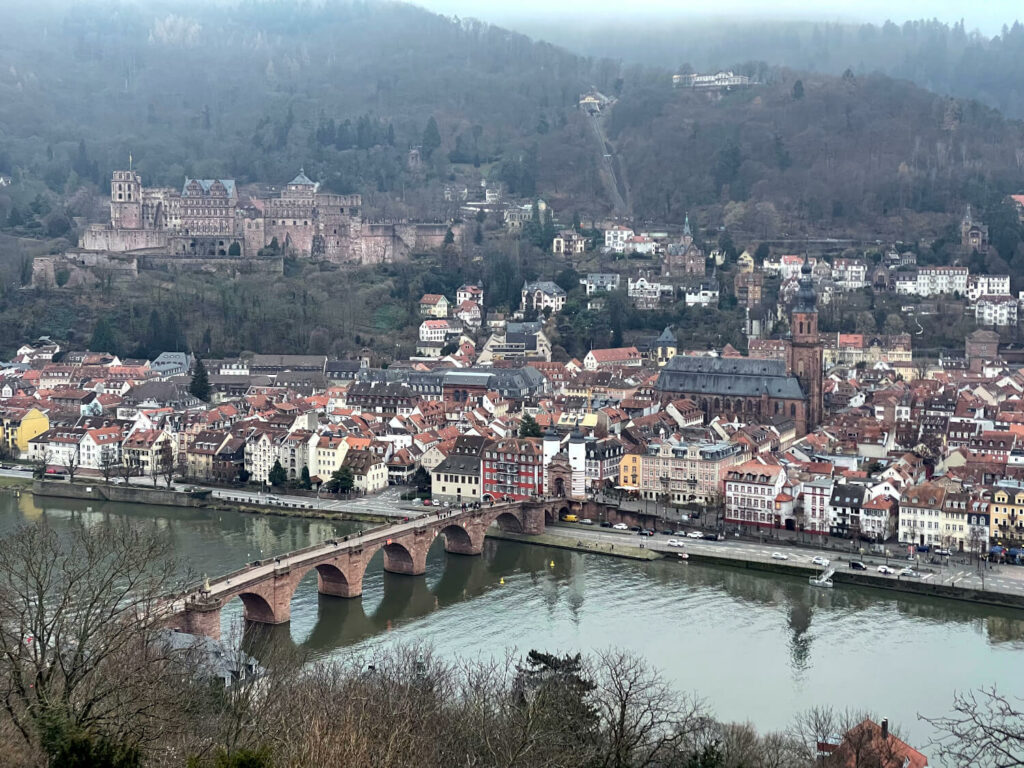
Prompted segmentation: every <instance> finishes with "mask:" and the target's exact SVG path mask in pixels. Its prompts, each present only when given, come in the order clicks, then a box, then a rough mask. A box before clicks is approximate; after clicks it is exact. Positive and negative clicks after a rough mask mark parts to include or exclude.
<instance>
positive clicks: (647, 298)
mask: <svg viewBox="0 0 1024 768" xmlns="http://www.w3.org/2000/svg"><path fill="white" fill-rule="evenodd" d="M626 293H627V295H628V296H629V298H631V299H633V303H634V304H635V305H636V308H637V309H654V308H655V307H657V306H658V304H659V303H660V302H661V297H662V296H669V297H670V296H672V295H673V294H674V293H675V288H673V287H672V286H671V285H668V284H665V283H653V282H651V281H650V280H648V279H647V278H646V277H638V278H637V279H636V280H634V279H633V278H629V282H628V283H627V285H626Z"/></svg>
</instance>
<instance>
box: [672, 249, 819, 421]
mask: <svg viewBox="0 0 1024 768" xmlns="http://www.w3.org/2000/svg"><path fill="white" fill-rule="evenodd" d="M790 327H791V331H792V336H791V340H790V343H789V344H788V345H787V348H786V357H785V359H784V360H767V359H757V358H750V357H729V358H725V357H692V356H689V355H676V356H675V357H673V358H672V359H671V360H669V361H668V363H667V364H666V365H665V366H664V367H663V368H662V369H661V373H660V374H659V375H658V379H657V382H656V383H655V385H654V386H655V391H656V392H657V393H658V394H659V396H660V398H661V400H662V402H663V403H666V402H669V401H672V400H677V399H679V398H682V397H685V398H689V399H690V400H692V401H693V402H695V403H696V404H697V405H698V407H700V408H701V410H702V411H703V412H704V417H705V419H711V418H714V417H715V416H723V417H725V418H730V417H734V418H736V419H737V420H741V421H753V422H758V421H759V422H770V421H773V420H776V419H792V421H793V422H794V425H795V428H796V434H797V435H798V436H801V435H805V434H807V433H808V432H810V431H812V430H813V429H814V428H815V427H817V426H818V425H819V424H821V420H822V410H823V408H822V375H823V372H822V368H823V357H824V355H823V346H822V343H821V339H820V337H819V335H818V309H817V297H816V296H815V293H814V283H813V281H812V279H811V265H810V264H809V263H808V262H807V261H806V260H805V261H804V265H803V267H802V268H801V270H800V289H799V291H798V293H797V298H796V303H795V304H794V306H793V311H792V315H791V321H790Z"/></svg>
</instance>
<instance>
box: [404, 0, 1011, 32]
mask: <svg viewBox="0 0 1024 768" xmlns="http://www.w3.org/2000/svg"><path fill="white" fill-rule="evenodd" d="M413 2H416V3H417V4H418V5H421V6H423V7H425V8H429V9H430V10H432V11H436V12H438V13H445V14H454V15H458V16H471V17H474V18H478V19H482V20H484V21H490V22H494V23H504V24H508V25H510V26H512V22H513V21H515V20H516V19H529V20H531V21H536V20H539V19H542V18H545V17H549V18H554V19H567V18H570V19H571V18H572V17H579V18H587V19H591V20H593V19H595V17H605V18H623V19H634V20H639V19H640V18H642V17H652V18H682V17H687V16H702V17H708V18H714V17H718V18H726V19H730V18H732V19H735V18H748V19H749V18H754V19H763V18H773V17H775V18H786V19H805V20H812V21H817V20H828V21H840V20H842V21H854V22H872V23H881V22H884V21H885V20H886V19H891V20H892V21H894V22H897V23H900V22H903V21H906V20H908V19H921V18H927V19H932V18H937V19H939V20H940V21H945V22H949V23H951V22H954V21H958V20H959V19H961V18H962V19H963V20H964V22H965V24H966V26H967V28H968V29H970V30H973V29H978V30H980V31H982V32H984V33H986V34H989V35H993V34H998V32H999V30H1000V29H1001V28H1002V25H1003V24H1012V23H1013V21H1014V20H1015V19H1024V2H1021V0H974V2H970V3H968V2H965V0H890V2H884V1H883V0H858V2H850V1H849V0H816V2H808V0H773V2H771V3H766V2H764V0H760V1H758V0H717V2H715V3H713V4H711V3H707V2H693V0H633V1H632V2H630V3H622V2H613V1H612V0H485V2H480V0H413Z"/></svg>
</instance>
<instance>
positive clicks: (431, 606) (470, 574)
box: [0, 494, 1024, 740]
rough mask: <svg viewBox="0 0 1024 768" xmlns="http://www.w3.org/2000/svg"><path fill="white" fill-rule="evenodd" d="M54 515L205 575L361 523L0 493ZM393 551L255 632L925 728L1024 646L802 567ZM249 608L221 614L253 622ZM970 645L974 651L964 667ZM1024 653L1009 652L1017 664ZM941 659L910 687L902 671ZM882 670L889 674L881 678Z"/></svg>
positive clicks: (765, 719) (971, 618) (1021, 633)
mask: <svg viewBox="0 0 1024 768" xmlns="http://www.w3.org/2000/svg"><path fill="white" fill-rule="evenodd" d="M44 518H45V519H47V520H49V521H50V522H51V524H53V525H54V526H55V527H58V528H60V527H61V526H66V525H67V522H68V521H70V520H79V521H81V522H82V523H84V524H86V525H101V524H105V523H107V522H109V521H112V520H123V519H130V520H133V521H136V522H137V523H139V524H141V525H149V526H153V527H154V528H155V529H158V530H161V531H163V532H164V533H166V535H167V536H168V538H169V540H170V542H171V546H172V547H173V549H174V552H175V554H176V555H177V556H178V557H180V558H181V559H183V560H185V561H187V562H188V563H189V564H190V565H191V566H192V569H193V570H194V571H195V572H197V573H208V574H218V573H225V572H227V571H230V570H233V569H235V568H237V567H239V566H241V565H242V564H244V563H245V562H248V561H251V560H253V559H255V558H257V557H267V556H271V555H274V554H280V553H283V552H286V551H289V550H293V549H297V548H299V547H303V546H307V545H310V544H313V543H318V542H321V541H323V540H325V539H328V538H331V537H334V536H339V535H344V534H345V533H349V532H352V531H353V530H356V528H357V526H356V525H355V524H351V523H334V522H327V521H322V520H300V519H292V518H283V517H262V516H253V515H241V514H236V513H220V512H206V511H202V510H189V509H172V508H162V507H145V506H140V505H124V504H100V505H96V504H88V503H85V502H71V501H63V500H61V501H53V502H51V501H49V500H47V501H44V502H42V503H39V502H36V501H34V500H33V499H32V497H31V495H29V494H22V495H21V496H20V497H15V496H13V495H0V535H2V534H3V533H5V532H8V531H10V530H12V529H13V528H14V527H15V526H17V525H19V524H22V523H25V522H36V521H39V520H42V519H44ZM382 566H383V564H382V556H381V555H380V554H379V553H378V554H377V555H376V556H375V557H374V559H373V560H372V561H371V562H370V564H369V566H368V568H367V571H366V575H365V577H364V581H363V589H364V592H363V596H362V597H361V598H356V599H343V598H334V597H327V596H321V595H319V594H318V593H317V587H316V575H315V571H310V573H309V574H308V575H307V576H306V577H305V579H304V580H303V581H302V583H300V585H299V587H298V589H297V590H296V593H295V596H294V598H293V600H292V620H291V623H290V624H288V625H282V626H277V627H258V626H248V627H245V628H244V632H243V633H242V641H243V642H244V643H245V645H246V646H247V647H248V648H250V649H251V650H252V652H253V653H254V654H255V655H257V656H260V654H261V653H265V652H266V650H265V649H266V647H267V643H268V641H269V645H270V646H271V647H274V646H276V647H279V648H284V649H294V650H297V651H300V652H301V653H303V654H305V655H308V656H310V657H313V658H324V657H330V656H332V655H335V654H339V653H349V652H360V651H363V650H368V649H371V648H374V647H376V646H387V645H389V644H392V643H396V642H423V643H430V644H432V645H434V646H435V647H436V648H437V650H438V651H439V652H441V653H449V654H462V655H468V656H476V655H478V654H483V655H492V654H496V655H501V654H503V653H504V652H505V651H506V650H508V649H517V650H518V651H523V652H525V650H528V649H529V648H531V647H537V648H544V649H547V650H551V651H575V650H580V651H584V652H586V651H590V650H597V649H603V648H608V647H610V646H617V647H623V648H629V649H633V650H635V651H636V652H638V653H641V654H643V655H644V656H645V657H646V658H647V659H648V660H649V661H650V662H651V663H652V664H653V665H654V666H656V667H657V668H659V669H661V670H662V671H663V672H664V674H665V675H666V677H667V678H668V679H669V680H670V681H671V682H673V683H674V684H676V685H678V686H679V687H680V688H683V689H692V690H695V691H697V692H698V693H699V694H700V695H702V696H704V697H705V698H707V700H708V701H709V703H710V704H711V705H712V706H713V707H714V708H715V709H716V710H717V711H718V713H719V715H720V716H722V717H724V718H727V719H730V720H745V719H748V718H749V719H752V720H754V721H756V722H757V723H758V724H759V726H761V727H763V728H779V727H784V726H785V725H786V723H787V722H788V720H789V719H790V718H791V717H792V716H793V714H794V713H795V712H797V711H799V710H801V709H804V708H806V707H808V706H810V705H813V704H816V703H823V702H827V703H834V704H837V705H840V706H847V705H849V706H856V707H865V708H870V709H876V710H877V709H879V707H880V706H884V709H885V712H884V713H883V714H886V715H887V716H889V717H890V718H891V719H893V721H894V722H899V723H900V724H901V726H902V727H903V728H904V730H906V731H907V732H908V733H910V734H911V735H912V736H923V737H925V740H927V736H928V734H926V733H923V732H922V731H920V730H917V731H916V732H915V729H920V728H921V725H920V724H919V723H918V721H917V717H916V715H917V713H918V712H919V711H924V713H925V714H941V710H940V711H936V710H935V707H942V706H945V705H946V704H948V702H949V701H950V700H951V698H952V693H953V691H954V690H957V689H965V688H970V687H976V686H978V685H982V684H986V683H992V682H997V681H1000V680H1003V675H1005V674H1006V673H1005V670H1007V669H1012V668H1014V665H1015V664H1016V663H1017V656H1018V655H1019V653H1020V651H1021V650H1024V612H1019V611H1011V610H1003V609H998V608H992V607H988V606H981V605H972V604H968V603H957V602H953V601H946V600H939V599H935V598H926V597H918V596H907V595H901V594H897V593H889V592H884V591H881V590H872V589H869V588H863V587H850V586H845V585H843V586H839V587H837V588H836V589H834V590H820V589H815V588H813V587H811V586H809V585H808V584H807V583H806V581H805V580H804V579H803V578H795V577H793V578H789V577H783V576H778V575H772V574H764V573H757V572H750V571H746V570H742V569H735V568H724V567H718V566H710V565H698V564H695V563H682V562H678V561H669V560H665V561H659V562H633V561H627V560H619V559H613V558H607V557H601V556H595V555H584V554H580V553H574V552H568V551H565V550H558V549H549V548H545V547H535V546H529V545H523V544H518V543H515V542H509V541H499V540H494V539H488V540H487V541H486V543H485V546H484V552H483V555H482V556H480V557H465V556H459V555H446V554H445V552H444V550H443V545H442V541H441V539H440V537H439V538H438V539H437V540H435V542H434V545H433V547H432V549H431V551H430V553H429V555H428V557H427V570H426V574H425V576H423V577H407V576H400V575H394V574H388V573H385V572H384V570H383V567H382ZM240 617H241V603H240V601H238V600H234V601H232V602H231V603H229V604H228V605H227V606H226V607H225V609H224V611H223V612H222V622H223V631H224V633H225V636H226V637H230V636H233V635H234V634H235V630H236V628H239V625H240V623H241V622H240ZM950 658H955V659H958V660H960V663H956V664H949V663H948V662H949V659H950ZM1008 662H1009V663H1008ZM908 664H910V665H912V668H913V669H915V670H920V669H942V670H943V674H942V675H917V676H915V680H914V683H913V685H908V684H907V682H906V679H905V675H900V674H896V672H898V670H901V669H903V670H906V669H908ZM873 670H888V672H885V673H880V674H872V671H873Z"/></svg>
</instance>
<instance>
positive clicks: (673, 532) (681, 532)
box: [672, 529, 687, 536]
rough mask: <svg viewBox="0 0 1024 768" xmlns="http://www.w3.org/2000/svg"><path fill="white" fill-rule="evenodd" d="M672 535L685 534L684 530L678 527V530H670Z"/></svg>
mask: <svg viewBox="0 0 1024 768" xmlns="http://www.w3.org/2000/svg"><path fill="white" fill-rule="evenodd" d="M672 535H673V536H686V535H687V533H686V531H684V530H682V529H679V530H678V531H672Z"/></svg>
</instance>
